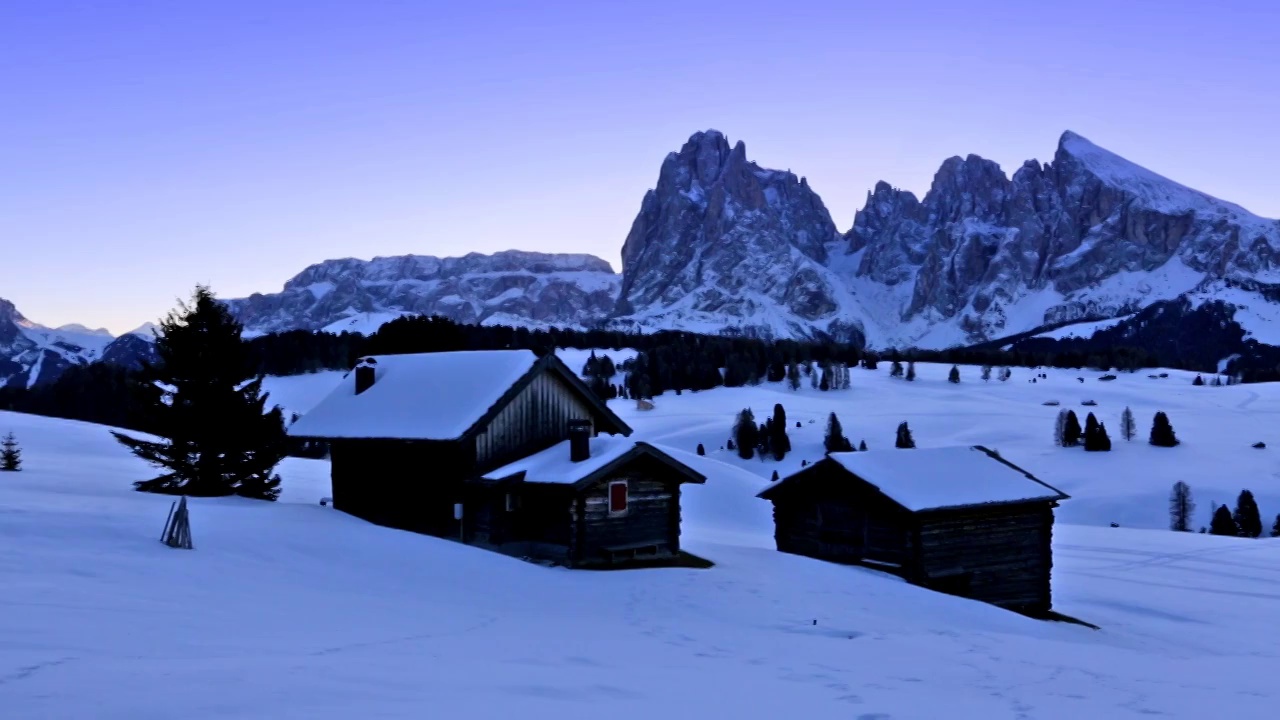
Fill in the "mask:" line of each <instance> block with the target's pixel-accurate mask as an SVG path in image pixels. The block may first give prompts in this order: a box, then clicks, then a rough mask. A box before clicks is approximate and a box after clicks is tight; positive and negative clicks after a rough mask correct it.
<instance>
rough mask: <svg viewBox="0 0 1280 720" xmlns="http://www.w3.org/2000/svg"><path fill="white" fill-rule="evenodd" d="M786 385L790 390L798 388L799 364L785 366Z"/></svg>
mask: <svg viewBox="0 0 1280 720" xmlns="http://www.w3.org/2000/svg"><path fill="white" fill-rule="evenodd" d="M787 387H789V388H791V389H792V390H799V389H800V366H799V365H796V364H795V363H791V364H790V365H788V366H787Z"/></svg>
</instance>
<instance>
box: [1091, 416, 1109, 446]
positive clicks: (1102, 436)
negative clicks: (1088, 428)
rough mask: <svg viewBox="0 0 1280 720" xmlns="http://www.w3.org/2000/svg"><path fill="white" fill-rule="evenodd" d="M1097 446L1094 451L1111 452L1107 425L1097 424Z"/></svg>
mask: <svg viewBox="0 0 1280 720" xmlns="http://www.w3.org/2000/svg"><path fill="white" fill-rule="evenodd" d="M1095 443H1096V445H1097V447H1096V448H1094V449H1095V450H1100V451H1102V452H1111V436H1110V435H1108V434H1107V424H1106V423H1098V434H1097V438H1096V440H1095Z"/></svg>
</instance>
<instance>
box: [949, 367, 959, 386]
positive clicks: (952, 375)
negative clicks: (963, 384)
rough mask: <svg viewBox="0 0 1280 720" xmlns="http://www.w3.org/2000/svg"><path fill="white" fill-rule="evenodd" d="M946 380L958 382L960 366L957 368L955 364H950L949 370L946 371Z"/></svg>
mask: <svg viewBox="0 0 1280 720" xmlns="http://www.w3.org/2000/svg"><path fill="white" fill-rule="evenodd" d="M947 382H950V383H958V382H960V368H959V367H957V366H955V365H952V366H951V372H949V373H947Z"/></svg>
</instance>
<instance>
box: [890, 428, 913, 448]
mask: <svg viewBox="0 0 1280 720" xmlns="http://www.w3.org/2000/svg"><path fill="white" fill-rule="evenodd" d="M893 446H894V447H896V448H902V449H904V450H911V449H913V448H915V446H916V441H915V438H913V437H911V428H909V427H907V423H906V422H902V423H901V424H899V425H898V438H897V440H895V441H894V443H893Z"/></svg>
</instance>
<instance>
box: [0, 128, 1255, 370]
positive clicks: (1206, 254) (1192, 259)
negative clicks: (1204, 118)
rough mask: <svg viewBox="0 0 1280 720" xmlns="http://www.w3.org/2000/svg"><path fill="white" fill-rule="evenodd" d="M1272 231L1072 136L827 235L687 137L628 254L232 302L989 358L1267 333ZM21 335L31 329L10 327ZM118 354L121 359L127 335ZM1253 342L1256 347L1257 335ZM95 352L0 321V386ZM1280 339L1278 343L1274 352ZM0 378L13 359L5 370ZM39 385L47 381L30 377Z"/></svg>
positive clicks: (323, 280) (332, 321)
mask: <svg viewBox="0 0 1280 720" xmlns="http://www.w3.org/2000/svg"><path fill="white" fill-rule="evenodd" d="M1278 267H1280V221H1277V220H1268V219H1264V218H1260V217H1258V216H1256V215H1253V214H1252V213H1250V212H1248V211H1247V210H1245V209H1244V208H1241V207H1239V206H1237V205H1233V204H1231V203H1229V202H1225V201H1222V200H1218V199H1216V198H1213V197H1210V196H1208V195H1205V194H1204V193H1201V192H1198V191H1196V190H1192V189H1190V188H1187V187H1184V186H1182V185H1180V184H1178V183H1177V182H1174V181H1173V180H1169V179H1167V178H1164V177H1162V176H1160V175H1157V174H1156V173H1154V172H1151V171H1150V170H1147V169H1146V168H1143V167H1141V166H1139V165H1136V164H1134V163H1132V162H1129V161H1127V160H1125V159H1124V158H1121V157H1120V156H1118V155H1116V154H1114V153H1111V152H1109V151H1107V150H1105V149H1103V148H1101V147H1099V146H1097V145H1095V144H1094V143H1092V142H1090V141H1089V140H1087V139H1085V138H1084V137H1081V136H1080V135H1077V134H1075V133H1072V132H1066V133H1064V134H1063V135H1062V136H1061V138H1060V140H1059V142H1058V145H1057V148H1056V151H1055V152H1054V154H1053V158H1052V160H1051V161H1050V162H1048V163H1041V162H1038V161H1035V160H1029V161H1027V162H1025V163H1024V164H1023V165H1022V166H1021V167H1019V168H1018V169H1017V170H1016V171H1015V172H1013V174H1012V175H1008V174H1006V173H1005V171H1004V170H1003V169H1002V168H1001V167H1000V166H999V165H998V164H996V163H995V162H992V161H990V160H987V159H984V158H981V157H978V156H976V155H968V156H966V157H959V156H956V157H952V158H948V159H947V160H945V161H944V162H943V163H942V165H941V167H940V168H939V170H938V172H937V173H936V175H935V176H934V179H933V183H932V185H931V187H930V188H929V190H928V191H927V192H926V193H925V194H924V195H923V196H922V197H917V196H916V195H915V194H913V193H911V192H908V191H905V190H901V189H898V188H895V187H893V186H891V185H889V184H888V183H885V182H880V183H877V185H876V186H875V187H874V188H873V189H872V190H871V191H870V192H869V193H868V194H867V198H866V202H865V204H864V205H863V207H862V208H861V209H860V210H859V211H858V212H857V213H856V215H855V218H854V222H853V226H852V227H851V228H849V229H848V230H847V231H845V232H841V231H840V230H839V229H838V228H837V227H836V225H835V223H834V222H833V221H832V219H831V215H830V213H829V212H828V211H827V209H826V207H825V205H824V204H823V202H822V199H821V198H820V197H819V196H818V194H817V193H816V192H815V191H814V190H813V189H812V188H811V187H810V186H809V184H808V182H807V180H806V179H805V178H804V177H797V176H796V175H795V174H793V173H791V172H785V171H779V170H771V169H768V168H762V167H759V166H758V165H757V164H756V163H754V162H752V161H751V160H749V159H748V157H747V151H746V146H745V144H744V143H742V142H741V141H739V142H737V143H736V144H730V142H729V140H728V138H726V137H725V136H724V135H723V134H722V133H720V132H718V131H715V130H709V131H706V132H699V133H695V134H694V135H693V136H692V137H690V138H689V140H688V141H687V142H686V143H685V144H684V145H683V147H681V148H680V150H679V151H677V152H672V153H670V154H668V155H667V157H666V158H665V159H664V160H663V162H662V165H661V168H660V170H659V172H658V178H657V181H656V183H655V185H654V187H653V189H651V190H649V191H648V192H647V193H646V194H645V196H644V198H643V199H642V200H641V203H640V211H639V213H638V214H637V216H636V218H635V220H634V222H633V223H632V226H631V230H630V232H629V233H628V234H627V237H626V238H625V241H624V242H623V246H622V272H621V273H620V274H618V273H615V272H614V271H613V269H612V268H611V267H610V266H609V264H608V263H607V262H605V261H604V260H601V259H599V258H597V257H593V256H590V255H554V254H546V253H536V252H521V251H515V250H512V251H507V252H500V253H495V254H493V255H481V254H476V253H473V254H470V255H466V256H464V257H460V258H437V257H431V256H420V255H409V256H399V257H378V258H374V259H372V260H357V259H353V258H347V259H338V260H328V261H325V262H322V263H318V264H315V265H312V266H310V267H308V268H306V269H304V270H303V271H302V272H301V273H299V274H298V275H297V276H295V277H294V278H293V279H291V280H289V281H288V282H287V283H285V286H284V288H283V289H282V290H281V291H280V292H276V293H268V294H254V295H252V296H250V297H248V298H242V299H234V300H228V301H227V302H228V304H229V306H230V307H231V309H232V311H233V312H234V313H235V314H236V315H237V317H238V318H239V319H240V320H241V321H242V322H243V323H244V324H245V327H246V333H247V334H250V335H252V334H263V333H270V332H276V331H282V330H291V329H306V330H326V331H331V332H340V331H344V330H346V331H353V332H363V333H369V332H373V331H374V330H376V329H377V327H378V326H379V325H381V324H382V323H384V322H386V321H388V320H390V319H393V318H395V317H399V316H401V315H406V314H436V315H442V316H445V317H448V318H450V319H453V320H456V321H459V322H466V323H482V324H505V325H526V326H531V327H547V326H560V327H577V328H586V327H612V328H617V329H628V330H634V331H641V332H645V331H653V330H660V329H683V330H690V331H694V332H706V333H736V334H743V335H749V336H758V337H773V338H784V337H785V338H829V339H835V340H839V341H847V342H854V343H859V344H865V345H868V346H871V347H878V348H884V347H900V348H901V347H920V348H943V347H950V346H957V345H971V344H977V343H989V342H990V341H992V340H995V339H998V338H1003V337H1006V336H1014V335H1025V334H1027V333H1031V332H1033V331H1036V330H1039V329H1042V328H1052V327H1056V326H1060V325H1064V324H1068V323H1073V322H1085V321H1090V322H1093V321H1101V320H1106V319H1110V318H1121V317H1124V316H1129V315H1133V314H1134V313H1137V312H1139V311H1141V310H1142V309H1144V308H1147V307H1150V306H1152V305H1153V304H1155V303H1159V302H1163V301H1169V300H1173V299H1179V298H1180V299H1185V300H1187V301H1188V302H1189V303H1190V306H1191V307H1196V306H1198V305H1199V304H1202V303H1204V302H1208V301H1210V300H1221V299H1223V298H1224V297H1227V298H1228V299H1229V302H1230V303H1231V304H1232V305H1233V306H1234V307H1239V308H1251V310H1250V311H1249V312H1248V313H1243V314H1237V317H1236V319H1237V320H1239V321H1241V322H1242V323H1244V324H1248V323H1252V324H1253V325H1254V327H1248V326H1246V327H1245V330H1246V332H1248V333H1252V334H1258V333H1262V334H1263V335H1265V334H1266V331H1267V328H1266V326H1267V325H1268V323H1266V322H1265V321H1264V320H1263V319H1262V318H1265V317H1266V316H1267V314H1268V313H1266V312H1258V309H1259V308H1262V307H1269V306H1271V305H1272V301H1271V300H1269V299H1268V297H1269V296H1270V297H1275V296H1276V289H1277V286H1275V285H1273V283H1280V272H1278ZM24 323H25V324H24ZM132 337H133V340H124V341H121V342H122V343H126V344H135V343H136V341H137V340H138V339H139V336H137V335H134V336H132ZM1263 341H1264V342H1265V341H1266V340H1265V339H1264V340H1263ZM111 342H112V340H111V338H109V336H107V335H105V334H103V333H100V332H97V331H88V330H85V329H83V328H73V327H70V326H68V327H64V328H58V329H53V330H50V329H48V328H40V327H39V326H36V325H34V324H32V323H28V322H26V321H25V319H23V318H22V317H21V315H18V314H17V311H16V310H15V309H13V307H12V305H11V304H8V303H3V304H0V358H5V359H0V377H4V376H5V375H6V373H7V374H8V375H9V376H10V382H14V381H15V380H16V381H26V382H36V381H39V379H40V378H42V377H46V378H47V377H49V374H48V373H49V372H50V370H48V369H47V368H49V367H50V366H48V365H45V364H44V363H46V362H49V363H52V365H53V366H55V367H56V366H58V364H59V363H64V362H81V361H88V360H91V359H96V358H97V357H101V356H104V355H106V354H108V352H109V344H110V343H111ZM1276 342H1277V343H1280V338H1278V339H1277V340H1276ZM5 363H7V364H5ZM37 368H39V369H37Z"/></svg>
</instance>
